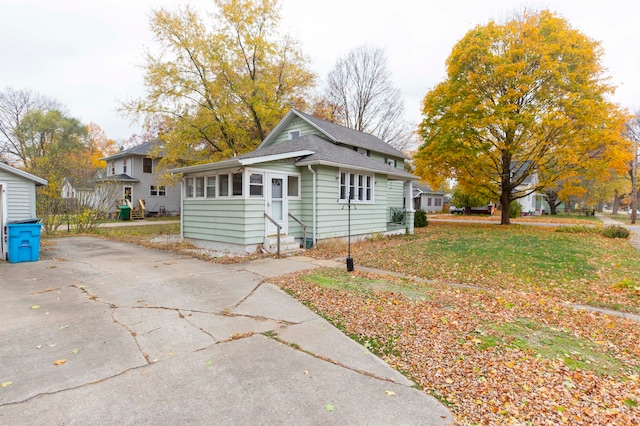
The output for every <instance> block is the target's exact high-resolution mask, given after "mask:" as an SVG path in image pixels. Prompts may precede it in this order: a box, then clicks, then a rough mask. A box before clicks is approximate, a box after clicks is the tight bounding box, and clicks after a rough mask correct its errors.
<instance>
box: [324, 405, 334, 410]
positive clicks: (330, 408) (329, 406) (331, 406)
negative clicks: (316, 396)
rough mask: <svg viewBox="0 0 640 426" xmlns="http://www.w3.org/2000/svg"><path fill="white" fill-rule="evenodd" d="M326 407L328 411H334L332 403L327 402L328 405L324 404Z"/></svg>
mask: <svg viewBox="0 0 640 426" xmlns="http://www.w3.org/2000/svg"><path fill="white" fill-rule="evenodd" d="M324 409H325V410H327V411H333V410H334V407H333V405H332V404H327V405H325V406H324Z"/></svg>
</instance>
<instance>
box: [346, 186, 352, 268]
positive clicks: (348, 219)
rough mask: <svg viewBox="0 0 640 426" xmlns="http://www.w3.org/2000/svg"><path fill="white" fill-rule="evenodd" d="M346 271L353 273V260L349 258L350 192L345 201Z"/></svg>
mask: <svg viewBox="0 0 640 426" xmlns="http://www.w3.org/2000/svg"><path fill="white" fill-rule="evenodd" d="M347 210H348V211H347V271H348V272H353V258H352V257H351V191H349V199H348V200H347Z"/></svg>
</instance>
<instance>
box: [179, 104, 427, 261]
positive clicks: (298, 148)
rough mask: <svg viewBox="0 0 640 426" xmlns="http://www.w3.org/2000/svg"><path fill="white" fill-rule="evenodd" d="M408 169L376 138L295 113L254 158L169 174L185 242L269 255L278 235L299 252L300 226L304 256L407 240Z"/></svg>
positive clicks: (409, 227)
mask: <svg viewBox="0 0 640 426" xmlns="http://www.w3.org/2000/svg"><path fill="white" fill-rule="evenodd" d="M407 159H408V157H406V156H405V155H404V154H403V153H402V152H400V151H398V150H397V149H395V148H393V147H392V146H391V145H389V144H387V143H385V142H383V141H382V140H380V139H378V138H377V137H375V136H373V135H370V134H367V133H362V132H358V131H355V130H352V129H349V128H346V127H343V126H339V125H336V124H333V123H331V122H328V121H325V120H321V119H318V118H316V117H313V116H310V115H307V114H304V113H302V112H299V111H296V110H291V111H289V112H288V113H287V114H286V116H285V117H284V118H283V119H282V120H281V121H280V123H278V125H277V126H276V127H275V129H273V131H272V132H271V133H269V135H268V136H267V137H266V138H265V140H264V141H262V143H261V144H260V145H259V146H258V148H257V149H256V150H255V151H253V152H250V153H248V154H245V155H240V156H238V157H235V158H232V159H229V160H225V161H220V162H216V163H210V164H202V165H196V166H190V167H182V168H178V169H173V170H170V171H169V172H171V173H182V174H183V198H182V217H181V225H182V226H181V233H182V237H183V239H184V240H186V241H188V242H190V243H192V244H194V245H197V246H200V247H205V248H210V249H216V250H223V251H233V252H253V251H255V250H256V249H257V248H258V247H259V246H261V245H262V246H263V247H264V248H265V249H267V250H269V249H270V247H271V246H272V244H273V240H272V239H271V238H269V237H271V236H273V235H276V234H277V233H278V226H280V235H281V236H285V237H286V240H287V241H294V240H295V241H297V242H299V243H301V242H302V238H303V228H302V226H301V225H300V224H299V223H298V222H297V221H296V219H297V220H299V221H300V222H302V223H304V224H305V225H306V230H307V234H306V235H307V241H305V242H304V243H305V244H306V245H307V246H309V245H311V244H315V242H317V241H318V240H324V239H330V238H342V237H346V236H347V235H348V232H349V230H350V232H351V235H352V236H356V237H364V236H369V235H372V234H385V233H388V232H409V233H413V213H414V211H413V208H412V207H413V205H412V199H413V198H412V197H413V195H412V181H414V180H416V179H417V176H414V175H412V174H410V173H407V172H406V171H405V170H404V162H405V160H407ZM349 194H351V203H350V204H351V209H350V216H351V222H350V223H349V222H348V220H347V219H348V215H349V214H348V213H349V211H348V209H349V206H348V204H349V203H348V201H349ZM270 218H271V220H270ZM294 218H295V219H294ZM274 222H275V223H277V224H278V226H276V225H275V224H274Z"/></svg>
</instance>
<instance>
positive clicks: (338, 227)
mask: <svg viewBox="0 0 640 426" xmlns="http://www.w3.org/2000/svg"><path fill="white" fill-rule="evenodd" d="M317 172H318V175H317V176H318V181H317V192H318V203H317V223H318V230H317V238H318V239H324V238H335V237H344V236H347V234H348V208H347V206H346V204H345V203H340V202H339V201H338V196H339V195H338V179H337V175H338V170H337V169H335V168H330V167H319V168H318V169H317ZM374 181H375V187H374V203H372V204H367V203H354V204H353V205H352V209H351V234H352V235H358V234H370V233H375V232H384V231H386V197H387V178H386V177H385V176H382V175H375V179H374ZM354 206H355V208H354Z"/></svg>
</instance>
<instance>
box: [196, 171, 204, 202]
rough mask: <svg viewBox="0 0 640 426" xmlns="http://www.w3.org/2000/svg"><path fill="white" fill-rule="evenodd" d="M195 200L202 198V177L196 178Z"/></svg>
mask: <svg viewBox="0 0 640 426" xmlns="http://www.w3.org/2000/svg"><path fill="white" fill-rule="evenodd" d="M195 179H196V198H202V197H204V176H196V178H195Z"/></svg>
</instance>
